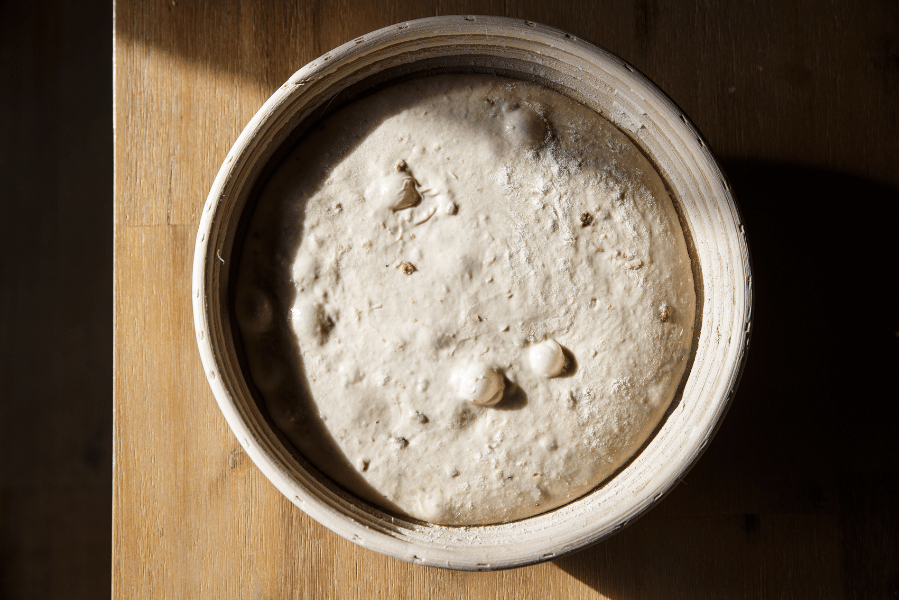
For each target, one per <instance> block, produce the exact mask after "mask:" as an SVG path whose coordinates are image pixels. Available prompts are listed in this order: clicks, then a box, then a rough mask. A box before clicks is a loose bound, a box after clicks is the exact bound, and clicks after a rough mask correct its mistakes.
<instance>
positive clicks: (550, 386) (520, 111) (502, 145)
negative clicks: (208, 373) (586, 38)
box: [235, 75, 695, 525]
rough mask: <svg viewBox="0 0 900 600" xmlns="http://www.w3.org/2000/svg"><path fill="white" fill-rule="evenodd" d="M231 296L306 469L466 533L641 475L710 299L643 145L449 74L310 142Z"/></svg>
mask: <svg viewBox="0 0 900 600" xmlns="http://www.w3.org/2000/svg"><path fill="white" fill-rule="evenodd" d="M235 303H236V314H237V322H238V324H239V327H240V331H241V335H242V340H243V344H244V349H245V354H246V357H247V361H248V365H249V368H250V372H251V374H252V378H253V381H254V383H255V384H256V386H257V388H258V389H259V391H260V393H261V394H262V396H263V397H264V399H265V402H266V405H267V407H268V411H269V413H270V415H271V417H272V419H273V420H274V422H275V423H276V425H277V426H278V427H279V428H280V429H281V431H282V432H283V433H284V435H285V436H286V437H287V438H288V439H289V440H290V441H291V442H293V444H294V445H295V446H296V447H297V448H298V449H299V450H300V452H302V454H303V455H304V456H305V457H307V458H308V459H309V461H311V462H312V463H313V464H314V465H315V466H316V467H317V468H319V469H320V470H321V471H322V472H324V473H325V474H327V475H328V476H330V477H331V478H332V479H334V480H336V481H337V482H338V483H340V484H341V485H343V486H344V487H346V488H347V489H349V490H351V491H353V492H354V493H356V494H358V495H359V496H361V497H363V498H366V499H368V500H369V501H371V502H373V503H375V504H377V505H379V506H381V507H383V508H386V509H388V510H392V511H396V512H401V513H405V514H407V515H410V516H412V517H415V518H418V519H421V520H424V521H430V522H434V523H443V524H455V525H466V524H485V523H497V522H505V521H510V520H514V519H520V518H524V517H528V516H531V515H535V514H538V513H541V512H545V511H547V510H550V509H552V508H555V507H557V506H560V505H562V504H565V503H567V502H569V501H571V500H573V499H575V498H577V497H579V496H581V495H583V494H585V493H586V492H588V491H590V490H591V489H592V488H594V487H596V486H597V485H599V484H600V483H602V482H603V481H604V480H605V479H606V478H608V477H609V476H610V475H611V474H612V473H613V472H614V471H615V470H616V469H618V468H619V467H621V466H622V465H623V464H624V463H625V462H626V461H627V460H628V459H629V458H630V457H631V456H632V455H633V454H634V453H635V452H636V451H637V450H638V449H639V448H640V447H641V445H642V444H643V443H644V442H645V441H646V439H647V438H648V436H649V435H650V434H651V433H652V432H653V430H654V428H655V427H656V426H657V424H658V423H659V421H660V419H661V417H662V416H663V414H664V413H665V411H666V409H667V407H668V405H669V404H670V402H671V400H672V398H673V396H674V394H675V392H676V389H677V387H678V384H679V382H680V379H681V377H682V374H683V372H684V369H685V365H686V361H687V357H688V352H689V348H690V344H691V335H692V328H693V321H694V303H695V297H694V287H693V281H692V278H691V269H690V259H689V257H688V253H687V250H686V247H685V241H684V238H683V235H682V231H681V228H680V226H679V222H678V217H677V215H676V213H675V210H674V208H673V205H672V202H671V200H670V198H669V196H668V194H667V192H666V189H665V187H664V185H663V183H662V181H661V180H660V177H659V176H658V174H657V173H656V172H655V171H654V169H653V167H652V166H651V165H650V164H649V163H648V161H647V160H646V159H645V158H644V156H643V155H642V154H641V152H640V151H639V150H638V149H637V148H636V147H635V146H634V145H633V144H632V143H631V142H630V141H629V140H628V138H627V137H626V136H625V135H623V134H622V133H621V132H620V131H619V130H617V129H616V128H615V127H613V126H612V125H611V124H610V123H609V122H607V121H606V120H604V119H603V118H602V117H600V116H599V115H597V114H596V113H595V112H592V111H591V110H589V109H587V108H585V107H583V106H581V105H579V104H577V103H575V102H573V101H572V100H570V99H568V98H565V97H563V96H561V95H559V94H556V93H555V92H552V91H550V90H548V89H546V88H543V87H541V86H537V85H534V84H530V83H525V82H520V81H513V80H508V79H502V78H498V77H490V76H464V75H445V76H437V77H429V78H423V79H417V80H413V81H408V82H405V83H402V84H398V85H395V86H392V87H390V88H387V89H385V90H382V91H380V92H378V93H376V94H374V95H372V96H369V97H368V98H365V99H363V100H361V101H359V102H357V103H355V104H353V105H351V106H349V107H347V108H345V109H343V110H341V111H339V112H338V113H336V114H335V115H333V116H332V117H330V118H329V119H327V120H326V121H324V122H323V123H322V124H320V125H319V126H318V127H317V128H316V129H315V130H314V131H312V132H311V133H310V134H308V135H307V137H306V138H305V140H304V141H303V142H302V143H301V144H300V145H299V146H298V147H297V148H296V150H294V151H293V152H292V153H291V154H290V155H289V156H288V157H287V158H286V159H285V161H284V162H283V163H282V165H281V166H280V167H279V168H278V169H277V170H276V172H275V174H274V175H273V176H272V178H271V179H270V181H269V182H268V184H267V186H266V188H265V190H264V192H263V193H262V194H261V196H260V199H259V202H258V204H257V208H256V209H255V213H254V216H253V218H252V220H251V223H250V226H249V228H248V233H247V235H246V241H245V244H244V250H243V252H242V256H241V264H240V267H239V277H238V282H237V286H236V294H235Z"/></svg>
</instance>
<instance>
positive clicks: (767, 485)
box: [554, 161, 898, 600]
mask: <svg viewBox="0 0 900 600" xmlns="http://www.w3.org/2000/svg"><path fill="white" fill-rule="evenodd" d="M724 168H725V170H726V172H727V173H728V175H729V177H730V179H731V182H732V186H733V189H734V191H735V195H736V197H737V199H738V201H739V203H740V206H741V210H742V213H743V215H744V219H745V223H746V227H747V235H748V240H749V244H750V251H751V254H752V260H753V271H754V272H753V280H754V285H755V307H754V308H755V310H754V314H755V320H754V329H753V333H752V336H753V337H752V341H751V344H750V351H749V356H748V359H747V364H746V368H745V371H744V375H743V379H742V381H741V384H740V388H739V391H738V393H737V396H736V397H735V400H734V402H733V404H732V407H731V410H730V412H729V414H728V416H727V417H726V419H725V421H724V422H723V425H722V427H721V429H720V430H719V432H718V434H717V436H716V438H715V439H714V440H713V442H712V443H711V444H710V448H709V450H708V451H707V452H706V453H705V454H704V456H703V457H702V458H701V460H700V461H699V462H698V464H697V466H696V467H695V468H694V469H693V470H692V471H691V472H690V473H689V475H688V476H687V477H686V478H685V480H684V481H683V482H682V483H681V484H680V485H679V486H678V487H677V488H676V489H675V490H674V491H673V492H672V493H671V494H670V495H669V496H668V497H667V498H666V499H665V500H664V501H663V502H661V503H660V504H659V505H658V506H657V507H656V508H655V509H653V510H652V511H650V512H649V513H648V514H647V515H646V516H645V517H643V518H642V519H640V520H639V521H638V522H636V523H635V524H634V525H632V526H630V527H628V528H627V529H625V530H624V531H623V532H621V533H619V534H618V535H616V536H613V537H612V538H610V539H608V540H606V541H604V542H601V543H600V544H597V545H595V546H593V547H591V548H589V549H587V550H584V551H582V552H578V553H575V554H573V555H570V556H567V557H564V558H561V559H558V560H556V561H554V564H555V565H556V566H557V567H558V568H560V569H562V570H564V571H566V572H567V573H569V574H570V575H572V576H573V577H575V578H577V579H579V580H580V581H582V582H583V583H585V584H586V585H589V586H590V587H592V588H594V589H595V590H597V591H598V592H601V593H603V594H605V595H607V596H609V597H610V598H641V599H644V600H655V599H660V600H662V599H669V598H686V597H690V598H705V597H729V598H733V597H738V596H740V597H744V596H747V597H759V596H764V597H767V593H771V594H775V593H779V594H788V595H789V596H791V594H792V593H793V596H792V597H829V598H830V597H848V598H849V597H859V598H866V597H868V598H874V597H879V598H884V597H892V596H891V594H894V596H893V597H896V590H897V585H898V575H897V545H896V539H897V535H898V529H897V512H898V503H897V496H898V486H897V467H898V461H897V443H898V435H897V425H896V423H897V387H896V374H897V370H896V365H897V360H898V353H897V337H898V334H897V316H896V307H897V283H896V282H897V279H896V277H897V271H898V263H897V246H896V244H897V230H896V222H897V206H898V204H897V201H898V190H897V189H895V188H892V187H889V186H885V185H880V184H876V183H873V182H871V181H867V180H865V179H861V178H858V177H853V176H848V175H842V174H838V173H834V172H829V171H823V170H818V169H813V168H805V167H797V166H788V165H781V164H771V163H755V162H743V161H736V162H726V163H725V164H724Z"/></svg>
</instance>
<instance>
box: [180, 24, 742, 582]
mask: <svg viewBox="0 0 900 600" xmlns="http://www.w3.org/2000/svg"><path fill="white" fill-rule="evenodd" d="M436 72H480V73H495V74H498V75H503V76H507V77H513V78H518V79H524V80H528V81H534V82H537V83H540V84H542V85H545V86H547V87H550V88H552V89H554V90H556V91H558V92H561V93H563V94H565V95H567V96H569V97H571V98H573V99H575V100H577V101H579V102H581V103H582V104H584V105H586V106H589V107H591V108H593V109H594V110H596V111H597V112H599V113H600V114H601V115H603V116H604V117H606V118H607V119H609V120H610V121H612V122H613V123H614V124H615V125H616V126H618V127H619V128H620V129H621V130H622V131H623V132H625V133H626V135H628V136H629V137H630V138H631V139H632V140H633V141H634V142H635V144H637V145H638V147H640V148H641V149H642V150H643V152H644V153H645V154H646V155H647V157H648V158H649V159H650V161H651V162H652V163H653V164H654V165H655V166H656V168H657V169H658V170H659V172H660V175H661V176H662V178H663V180H664V181H665V182H666V184H667V185H668V187H669V190H670V192H671V194H672V198H673V200H674V203H675V206H676V209H677V210H678V212H679V216H680V217H681V220H682V226H683V228H684V232H685V238H686V239H687V241H688V246H689V249H690V252H691V255H692V258H693V262H694V264H693V268H694V280H695V282H696V286H697V299H698V303H697V304H698V315H697V326H695V332H694V350H693V361H692V364H690V365H689V367H688V372H687V373H686V376H685V379H684V382H683V384H682V389H681V392H680V397H678V398H676V399H675V401H674V402H673V403H672V408H671V409H670V411H669V414H668V415H667V416H666V418H665V419H664V422H663V423H662V425H661V426H660V427H659V429H658V430H657V432H656V434H655V435H654V436H653V437H652V438H651V439H650V440H649V441H648V442H647V443H646V444H645V446H644V447H643V449H642V451H641V452H640V453H639V454H638V455H637V456H636V457H635V458H634V459H633V460H632V461H631V462H630V463H628V464H627V465H626V466H625V467H624V468H623V469H621V470H620V471H619V472H618V473H617V474H616V475H615V476H614V477H613V478H612V479H610V480H609V481H607V482H606V483H605V484H604V485H602V486H600V487H598V488H597V489H596V490H594V491H593V492H591V493H590V494H588V495H586V496H584V497H582V498H580V499H578V500H575V501H573V502H571V503H569V504H567V505H566V506H563V507H561V508H558V509H556V510H553V511H550V512H548V513H545V514H542V515H539V516H536V517H530V518H528V519H524V520H521V521H515V522H512V523H505V524H500V525H488V526H474V527H447V526H440V525H432V524H428V523H422V522H418V521H414V520H412V519H405V518H403V517H399V516H395V515H390V514H387V513H384V512H382V511H380V510H379V509H377V508H375V507H373V506H371V505H367V504H366V503H364V502H362V501H361V500H359V499H357V498H355V497H354V496H352V495H350V494H348V493H346V492H344V491H342V490H341V489H339V488H338V487H337V486H335V485H334V484H333V483H331V482H329V481H328V480H326V479H325V478H323V477H322V476H321V475H320V474H318V472H317V471H316V470H315V469H314V468H312V467H310V466H309V465H308V463H306V461H304V460H303V459H302V458H299V457H298V456H297V454H296V451H295V450H293V449H292V448H290V447H288V445H286V444H285V443H283V442H282V441H281V438H280V437H279V435H278V434H277V433H276V432H275V431H273V429H272V428H271V427H270V426H269V425H268V424H267V421H266V417H265V416H264V415H263V414H262V412H261V411H260V410H259V408H258V406H257V403H256V401H255V400H254V397H253V394H252V393H251V391H250V387H249V386H248V383H247V381H246V380H245V376H244V374H243V371H242V368H241V365H240V360H239V357H238V354H237V350H236V348H235V342H234V339H233V334H232V325H231V320H230V319H231V317H230V310H231V309H230V306H229V277H230V275H231V268H232V262H233V257H232V252H233V251H234V249H235V240H236V236H237V232H238V226H239V223H240V220H241V216H242V213H243V211H244V208H245V205H247V202H248V199H249V198H250V196H251V192H252V190H253V188H254V185H255V184H256V183H257V180H259V179H261V178H263V177H265V172H264V170H265V168H266V166H267V165H269V164H270V163H272V162H275V161H277V159H278V157H279V155H278V152H279V149H282V151H283V149H284V148H285V147H288V146H290V145H291V144H292V143H293V142H294V141H295V140H296V139H297V138H298V137H299V136H300V135H302V133H303V131H304V130H305V127H306V126H308V124H309V123H311V122H314V121H315V120H317V119H319V118H321V116H322V115H323V114H324V113H325V112H326V111H327V110H329V109H331V110H334V109H335V108H337V107H339V106H342V105H344V104H346V102H347V101H349V100H351V99H353V98H354V97H356V96H359V95H360V94H361V93H362V92H364V91H366V90H370V89H373V88H375V87H379V86H383V85H386V84H389V83H390V82H391V81H397V80H399V79H403V78H408V77H414V76H418V75H423V74H427V73H436ZM751 289H752V288H751V278H750V264H749V254H748V250H747V244H746V239H745V237H744V227H743V225H742V224H741V219H740V215H739V213H738V210H737V207H736V205H735V202H734V199H733V198H732V195H731V190H730V188H729V186H728V183H727V181H726V180H725V178H724V176H723V174H722V172H721V170H720V169H719V166H718V165H717V163H716V161H715V159H714V158H713V156H712V155H711V154H710V152H709V150H708V148H707V146H706V144H705V142H704V141H703V139H702V137H701V136H700V134H699V133H698V132H697V130H696V128H695V127H694V126H693V125H692V124H691V123H690V122H689V121H688V119H687V118H686V117H685V116H684V115H683V114H682V112H681V111H680V110H679V109H678V107H677V106H675V104H674V103H673V102H672V101H671V100H670V99H669V98H668V97H666V96H665V94H663V93H662V92H661V91H660V90H659V89H657V88H656V86H654V85H653V84H652V83H651V82H650V81H649V80H648V79H647V78H646V77H644V76H643V75H641V74H640V73H638V72H636V71H635V70H634V69H633V68H632V67H631V66H629V65H628V64H627V63H625V62H624V61H622V60H621V59H620V58H618V57H616V56H614V55H612V54H610V53H609V52H606V51H605V50H602V49H600V48H598V47H596V46H593V45H591V44H589V43H587V42H584V41H582V40H579V39H576V38H575V37H573V36H571V35H569V34H567V33H565V32H562V31H559V30H557V29H553V28H550V27H545V26H542V25H538V24H535V23H532V22H529V21H520V20H515V19H507V18H500V17H480V16H478V17H471V16H458V17H456V16H454V17H435V18H429V19H421V20H417V21H410V22H408V23H401V24H399V25H394V26H391V27H387V28H384V29H381V30H378V31H376V32H374V33H371V34H368V35H365V36H362V37H360V38H357V39H355V40H353V41H351V42H348V43H346V44H344V45H343V46H341V47H339V48H337V49H335V50H333V51H331V52H329V53H328V54H325V55H323V56H321V57H319V58H318V59H316V60H315V61H313V62H312V63H310V64H308V65H306V66H305V67H303V68H302V69H300V70H299V71H297V73H295V74H294V75H293V76H292V77H291V78H290V79H289V80H288V81H287V82H286V83H285V84H284V85H283V86H281V87H280V88H279V89H278V91H277V92H275V94H273V95H272V97H271V98H269V100H268V101H267V102H266V103H265V105H263V107H262V108H261V109H260V110H259V112H257V114H256V115H255V116H254V117H253V119H252V120H251V121H250V123H249V124H248V125H247V127H246V128H245V129H244V131H243V132H242V133H241V135H240V137H239V138H238V140H237V142H236V143H235V144H234V147H233V148H232V149H231V151H230V152H229V153H228V156H227V158H226V159H225V161H224V163H223V165H222V167H221V169H220V171H219V173H218V176H217V177H216V180H215V182H214V183H213V186H212V189H211V191H210V194H209V197H208V199H207V201H206V205H205V207H204V210H203V213H202V217H201V220H200V228H199V232H198V234H197V244H196V250H195V255H194V267H193V287H192V294H191V296H192V301H193V307H194V322H195V327H196V335H197V343H198V346H199V349H200V354H201V359H202V361H203V366H204V369H205V371H206V376H207V379H208V381H209V384H210V387H211V388H212V390H213V393H214V395H215V397H216V400H217V401H218V403H219V406H220V408H221V410H222V413H223V414H224V416H225V418H226V420H227V421H228V424H229V425H230V426H231V429H232V430H233V431H234V433H235V435H236V436H237V438H238V440H239V441H240V443H241V445H242V446H243V447H244V449H245V450H246V452H247V454H248V455H249V456H250V458H251V459H252V460H253V462H254V463H256V465H257V466H258V467H259V469H260V470H261V471H262V472H263V474H265V476H266V477H267V478H268V479H269V480H270V481H271V482H272V483H273V484H274V485H275V486H276V487H277V488H278V489H279V490H280V491H281V492H282V493H283V494H284V495H285V496H286V497H287V498H289V499H290V500H291V502H293V503H294V504H296V505H297V506H299V507H300V508H301V509H303V510H304V511H305V512H306V513H307V514H309V515H310V516H311V517H312V518H314V519H316V520H317V521H318V522H320V523H322V524H323V525H325V526H326V527H328V528H329V529H331V530H332V531H334V532H336V533H338V534H339V535H341V536H343V537H345V538H346V539H348V540H351V541H353V542H355V543H357V544H360V545H362V546H364V547H366V548H369V549H372V550H375V551H378V552H381V553H383V554H386V555H389V556H393V557H396V558H400V559H402V560H406V561H411V562H415V563H420V564H426V565H432V566H439V567H449V568H454V569H478V570H488V569H502V568H508V567H515V566H520V565H525V564H531V563H535V562H539V561H542V560H548V559H550V558H553V557H556V556H560V555H561V554H564V553H567V552H571V551H573V550H576V549H578V548H582V547H584V546H586V545H589V544H591V543H594V542H596V541H598V540H600V539H602V538H604V537H606V536H609V535H611V534H612V533H614V532H615V531H617V530H618V529H620V528H622V527H623V526H625V525H626V524H627V523H629V522H630V521H632V520H633V519H635V518H636V517H637V516H639V515H640V514H641V513H643V512H644V511H645V510H647V509H648V508H649V507H651V506H652V505H653V504H655V503H656V502H657V501H659V499H660V498H662V496H663V495H665V494H666V493H667V492H668V491H669V490H670V489H671V488H672V487H673V486H674V485H675V484H676V483H677V482H678V481H679V480H680V479H681V478H682V477H683V476H684V474H685V473H686V472H687V470H688V469H689V468H690V467H691V465H692V464H693V463H694V462H695V461H696V459H697V458H698V457H699V456H700V454H701V453H702V452H703V450H704V448H705V447H706V445H707V443H708V442H709V440H710V439H711V438H712V436H713V434H714V433H715V431H716V428H717V427H718V425H719V423H720V421H721V419H722V417H723V416H724V414H725V412H726V410H727V408H728V405H729V402H730V400H731V397H732V395H733V393H734V391H735V388H736V385H737V382H738V378H739V376H740V372H741V367H742V365H743V360H744V355H745V351H746V345H747V343H748V341H749V337H750V321H751V301H752V295H751Z"/></svg>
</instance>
